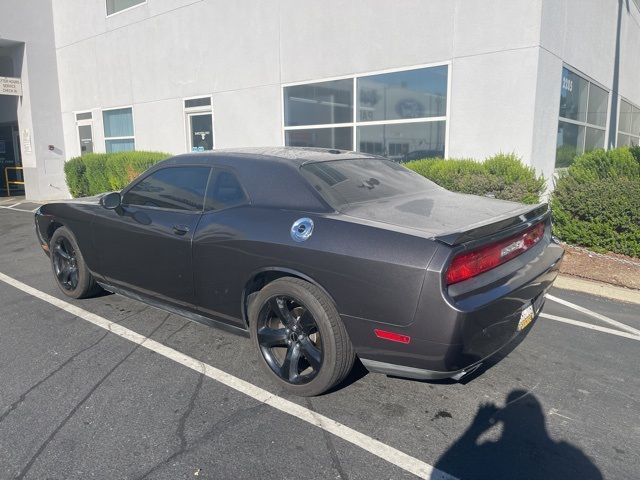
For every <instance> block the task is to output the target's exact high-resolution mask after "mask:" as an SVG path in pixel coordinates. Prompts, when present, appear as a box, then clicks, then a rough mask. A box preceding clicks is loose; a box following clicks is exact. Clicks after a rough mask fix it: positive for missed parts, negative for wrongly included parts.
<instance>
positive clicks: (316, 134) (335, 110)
mask: <svg viewBox="0 0 640 480" xmlns="http://www.w3.org/2000/svg"><path fill="white" fill-rule="evenodd" d="M448 75H449V67H448V65H439V66H433V67H426V68H416V69H411V70H402V71H398V72H389V73H380V74H371V75H357V76H355V77H354V78H348V79H341V80H330V81H323V82H313V83H308V84H304V85H291V86H285V87H284V88H283V97H284V132H285V135H284V137H285V144H286V145H292V146H309V147H311V146H313V147H324V148H338V149H341V150H343V149H344V150H359V151H362V152H367V153H372V154H376V155H384V156H386V157H388V158H391V159H393V160H395V161H407V160H411V159H416V158H425V157H444V153H445V138H446V128H447V119H446V115H447V95H448V92H447V89H448ZM354 85H355V90H354ZM354 108H355V111H354ZM356 137H357V138H356Z"/></svg>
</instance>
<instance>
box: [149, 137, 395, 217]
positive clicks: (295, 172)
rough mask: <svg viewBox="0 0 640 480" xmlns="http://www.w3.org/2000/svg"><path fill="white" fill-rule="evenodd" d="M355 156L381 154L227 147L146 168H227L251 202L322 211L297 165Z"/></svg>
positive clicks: (319, 199) (321, 203) (323, 207)
mask: <svg viewBox="0 0 640 480" xmlns="http://www.w3.org/2000/svg"><path fill="white" fill-rule="evenodd" d="M357 158H360V159H362V158H369V159H380V158H383V157H376V156H373V155H369V154H366V153H357V152H350V151H347V150H337V149H326V148H305V147H253V148H228V149H217V150H213V151H210V152H197V153H185V154H182V155H177V156H175V157H171V158H169V159H167V160H164V161H162V162H159V163H157V164H155V165H154V166H153V167H151V168H150V169H149V170H148V172H152V171H155V170H158V169H160V168H164V167H175V166H180V165H204V166H217V167H222V168H228V169H231V170H233V171H234V172H235V173H236V174H237V175H238V177H239V179H240V183H241V184H242V185H243V186H244V188H245V189H246V191H247V192H248V194H249V196H250V197H251V200H252V204H254V205H257V206H263V207H277V208H281V209H292V210H304V211H308V212H320V211H323V212H326V211H332V210H333V209H332V208H330V206H329V205H328V204H327V202H326V201H325V200H324V199H323V198H322V196H321V195H320V194H319V193H318V192H317V191H315V189H313V188H312V187H311V185H310V184H309V183H308V182H307V181H306V180H305V179H304V178H303V177H302V176H301V175H300V166H301V165H304V164H305V163H315V162H327V161H332V160H351V159H357Z"/></svg>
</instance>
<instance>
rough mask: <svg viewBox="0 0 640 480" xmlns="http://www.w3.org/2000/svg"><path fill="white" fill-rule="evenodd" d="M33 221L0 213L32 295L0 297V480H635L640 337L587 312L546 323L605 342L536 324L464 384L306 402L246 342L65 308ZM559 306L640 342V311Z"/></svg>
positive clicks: (9, 251) (578, 298) (91, 303)
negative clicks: (427, 469)
mask: <svg viewBox="0 0 640 480" xmlns="http://www.w3.org/2000/svg"><path fill="white" fill-rule="evenodd" d="M17 208H20V206H18V207H17ZM29 210H31V206H30V205H28V206H26V207H24V208H23V209H22V210H17V209H8V208H0V239H1V241H0V274H3V275H4V276H6V277H5V278H9V279H13V280H15V281H17V282H22V284H24V285H26V286H28V287H31V288H33V289H35V290H33V291H32V290H29V289H28V288H17V287H16V285H18V283H15V282H14V284H10V283H7V281H0V479H10V478H25V479H43V478H46V479H87V478H101V479H135V478H154V479H156V478H157V479H160V478H164V479H183V478H184V479H187V478H207V479H227V478H233V479H244V478H277V479H280V478H283V479H285V478H286V479H289V478H290V479H294V478H295V479H298V478H309V479H316V478H317V479H328V478H331V479H396V478H416V477H415V476H414V475H413V473H411V471H412V470H411V466H412V465H413V466H415V465H418V466H419V465H426V466H433V467H434V468H435V469H436V470H434V473H433V476H432V477H433V478H434V479H435V478H436V477H437V476H438V475H441V472H444V474H449V475H451V476H454V477H457V478H461V479H475V478H487V479H503V478H504V479H516V478H518V479H519V478H523V479H524V478H531V479H556V478H557V479H571V478H576V479H581V480H582V479H591V478H607V479H637V478H639V477H640V395H639V392H640V379H639V373H640V336H638V338H635V337H634V336H633V335H631V336H630V335H629V334H628V332H626V333H625V334H624V335H619V334H616V333H615V332H616V331H617V332H625V330H623V329H620V328H618V327H616V326H614V325H612V324H611V323H608V322H606V321H603V320H602V319H599V318H596V317H594V316H593V315H590V314H589V313H584V312H581V311H577V310H576V309H574V308H571V307H568V306H566V305H563V304H560V303H557V302H553V301H550V300H548V301H547V303H546V305H545V307H544V310H543V312H544V313H545V314H547V315H549V316H552V317H554V318H558V319H568V320H570V321H574V322H576V321H577V322H580V323H584V324H587V325H593V326H595V327H597V328H598V327H599V328H600V329H599V330H593V329H590V328H586V327H585V326H581V325H580V324H575V323H567V322H564V321H562V320H554V319H551V318H540V319H539V320H538V321H537V322H536V323H535V324H534V325H533V327H532V331H531V333H530V334H529V335H528V336H527V337H526V338H525V339H524V341H523V342H522V343H521V344H520V345H518V346H517V348H516V349H515V350H513V351H512V352H510V353H509V355H507V356H506V357H505V358H504V359H503V360H502V361H500V362H498V363H497V364H495V365H492V366H489V367H488V368H485V369H483V370H482V371H481V372H479V374H477V375H475V376H474V377H473V378H471V379H469V380H468V381H465V382H463V383H455V382H450V381H441V382H420V381H411V380H404V379H399V378H392V377H386V376H384V375H380V374H368V373H367V372H366V371H365V370H364V369H363V368H362V367H356V369H355V370H354V372H353V373H352V375H351V376H350V377H349V379H348V380H347V382H346V383H345V384H344V385H342V386H341V387H340V388H339V389H337V390H335V391H333V392H331V393H329V394H326V395H324V396H321V397H316V398H312V399H301V398H297V397H292V396H288V395H287V394H285V393H284V392H283V391H280V390H279V389H278V388H277V387H275V386H274V385H273V384H272V383H271V382H270V381H269V379H268V378H267V377H266V376H265V375H264V374H263V372H262V370H261V369H260V368H259V365H258V360H259V359H258V356H257V354H256V353H255V352H254V351H253V349H252V347H251V344H250V342H249V341H248V340H247V339H245V338H242V337H238V336H235V335H233V334H229V333H225V332H222V331H219V330H215V329H212V328H209V327H205V326H203V325H200V324H197V323H193V322H190V321H188V320H186V319H184V318H182V317H180V316H176V315H170V314H167V313H165V312H163V311H160V310H157V309H155V308H153V307H149V306H146V305H144V304H142V303H139V302H136V301H134V300H129V299H127V298H124V297H121V296H117V295H104V296H100V297H97V298H93V299H88V300H80V301H70V300H69V299H67V298H66V297H64V295H63V294H62V293H61V292H59V290H58V288H57V287H56V285H55V283H54V279H53V276H52V274H51V269H50V264H49V260H48V258H47V257H46V256H45V255H44V254H43V253H42V251H41V250H40V247H39V246H38V244H37V241H36V237H35V234H34V227H33V216H32V214H31V213H30V212H29ZM38 292H39V293H38ZM551 293H552V295H553V296H554V297H556V298H559V299H562V300H565V301H567V302H570V303H572V304H575V305H579V306H581V307H582V308H584V309H588V310H589V311H591V312H595V313H597V314H600V315H602V316H605V317H606V318H609V319H612V320H615V321H617V322H622V323H623V324H625V325H627V326H630V327H633V328H637V329H640V306H638V305H630V304H625V303H621V302H614V301H610V300H606V299H602V298H599V297H593V296H589V295H584V294H580V293H575V292H568V291H563V290H559V289H554V290H553V291H552V292H551ZM48 296H51V297H48ZM47 298H50V299H53V300H51V301H47V300H46V299H47ZM57 299H61V300H63V302H62V303H60V302H59V301H58V300H57ZM56 301H58V303H57V304H56V303H55V302H56ZM52 302H54V303H52ZM65 305H69V307H66V306H65ZM63 307H64V308H63ZM75 307H80V308H81V309H83V310H84V311H85V312H86V313H82V312H80V311H76V310H73V308H75ZM65 308H66V309H65ZM91 314H93V316H92V315H91ZM94 318H97V319H98V320H96V321H95V322H93V323H92V321H90V320H91V319H94ZM99 319H103V320H104V321H111V322H116V324H117V326H118V328H121V330H116V329H114V330H113V333H112V332H110V331H108V330H105V329H104V328H101V327H100V325H99V322H101V321H102V320H99ZM96 322H97V323H96ZM130 331H132V332H135V334H139V338H143V339H151V340H154V341H155V342H157V344H156V343H154V342H150V341H149V342H148V343H146V344H145V343H144V342H142V345H141V344H140V342H138V343H136V341H132V338H134V336H135V334H127V333H126V332H130ZM118 332H120V333H118ZM122 332H125V333H124V334H121V333H122ZM127 335H129V336H128V337H127ZM134 340H135V339H134ZM150 345H156V346H155V347H150ZM166 347H169V348H168V349H167V348H166ZM165 350H166V351H165ZM167 352H176V353H175V354H174V353H167ZM176 355H182V356H183V357H184V358H187V359H191V360H190V361H194V362H196V363H197V364H198V365H202V366H206V367H215V368H216V369H218V370H215V369H212V370H210V372H213V373H209V374H203V373H202V372H205V371H206V368H205V367H203V370H202V371H199V370H198V368H196V367H192V368H190V367H189V366H188V361H186V360H185V361H184V362H183V363H180V361H179V360H176V359H177V357H176ZM185 365H186V366H185ZM216 372H217V373H216ZM233 379H240V380H242V381H244V382H247V383H243V382H240V383H238V384H235V383H233V382H235V380H233ZM238 385H239V386H238ZM265 390H266V391H267V392H269V393H267V394H265V393H264V392H265ZM290 402H293V403H290ZM305 415H307V416H306V417H305ZM309 415H311V416H310V417H309ZM314 415H316V416H315V417H314ZM319 415H322V416H323V417H320V416H319ZM318 419H320V420H318ZM318 425H319V426H318ZM351 429H352V430H351ZM399 452H403V453H402V454H400V453H399ZM444 474H442V475H444Z"/></svg>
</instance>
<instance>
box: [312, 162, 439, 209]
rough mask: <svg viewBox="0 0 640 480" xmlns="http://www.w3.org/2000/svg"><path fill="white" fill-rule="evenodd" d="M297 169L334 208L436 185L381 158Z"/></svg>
mask: <svg viewBox="0 0 640 480" xmlns="http://www.w3.org/2000/svg"><path fill="white" fill-rule="evenodd" d="M301 171H302V175H303V176H304V177H305V178H306V179H307V180H308V181H309V182H310V183H311V185H313V187H314V188H315V189H316V190H317V191H318V192H320V194H321V195H322V197H323V198H324V199H325V200H326V201H327V203H329V205H331V206H332V207H333V208H335V209H336V210H342V209H344V208H345V207H348V206H349V205H353V204H355V203H363V202H373V201H379V200H384V199H389V198H393V197H400V196H408V195H414V194H416V193H423V192H425V191H428V190H431V189H434V188H437V187H436V186H435V184H433V183H432V182H430V181H429V180H427V179H426V178H424V177H422V176H421V175H418V174H417V173H415V172H413V171H411V170H409V169H407V168H405V167H403V166H401V165H399V164H397V163H395V162H392V161H390V160H383V159H373V158H363V159H355V160H333V161H328V162H315V163H306V164H304V165H303V166H302V167H301Z"/></svg>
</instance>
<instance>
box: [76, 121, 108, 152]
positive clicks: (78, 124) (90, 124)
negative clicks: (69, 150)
mask: <svg viewBox="0 0 640 480" xmlns="http://www.w3.org/2000/svg"><path fill="white" fill-rule="evenodd" d="M84 113H89V114H91V118H83V119H80V120H79V119H78V115H82V114H84ZM73 118H74V119H75V123H76V128H75V130H76V132H75V133H76V145H77V146H78V147H79V148H80V152H79V155H80V156H82V142H81V139H80V129H79V128H78V127H87V126H88V127H89V128H91V143H93V151H94V153H95V148H96V141H95V138H96V137H95V133H96V131H95V128H94V124H93V110H77V111H74V112H73ZM103 133H104V132H103ZM105 147H106V145H105Z"/></svg>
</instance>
